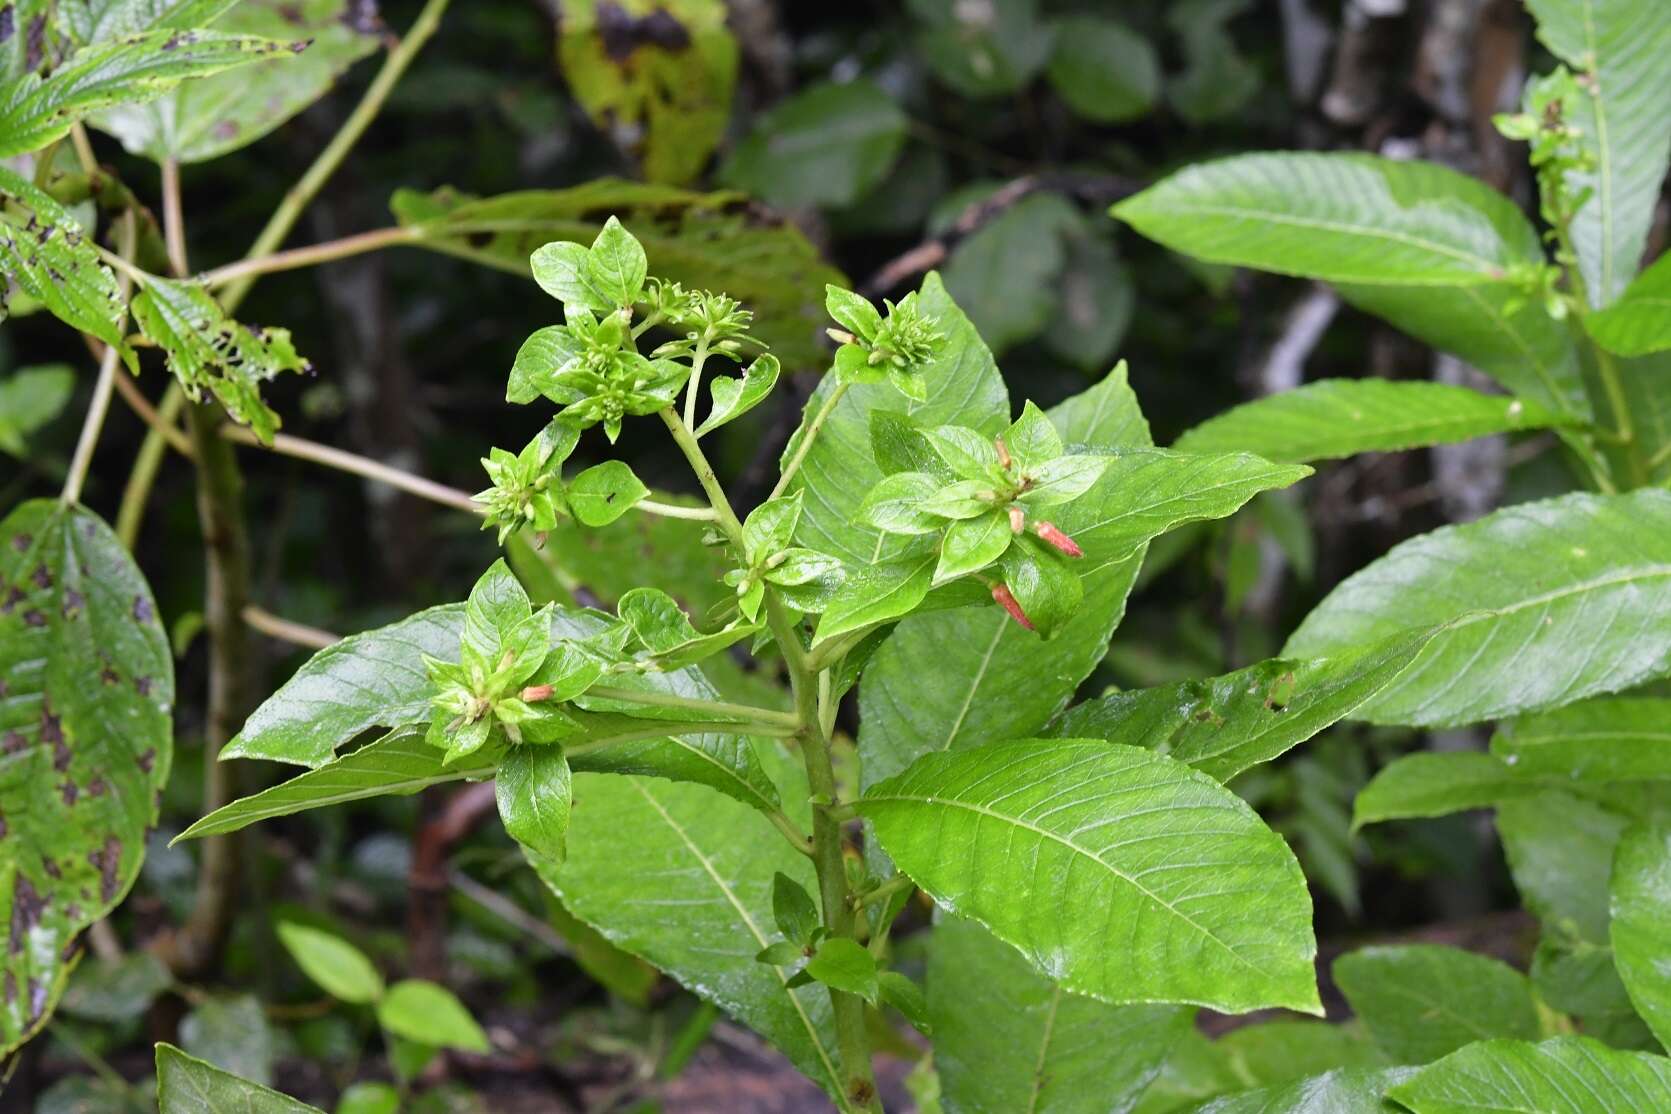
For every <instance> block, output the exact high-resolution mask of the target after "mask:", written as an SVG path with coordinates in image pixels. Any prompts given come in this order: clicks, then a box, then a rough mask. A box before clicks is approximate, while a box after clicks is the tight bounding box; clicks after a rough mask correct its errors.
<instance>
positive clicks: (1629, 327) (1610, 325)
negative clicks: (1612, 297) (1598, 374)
mask: <svg viewBox="0 0 1671 1114" xmlns="http://www.w3.org/2000/svg"><path fill="white" fill-rule="evenodd" d="M1584 328H1585V329H1587V330H1588V331H1589V334H1590V336H1592V337H1593V338H1595V341H1596V343H1597V344H1599V345H1601V346H1602V347H1603V348H1605V349H1607V350H1608V351H1609V352H1612V353H1613V354H1615V355H1618V356H1646V355H1648V354H1649V353H1651V352H1663V351H1665V350H1666V349H1668V348H1671V253H1667V254H1665V255H1662V256H1660V258H1659V259H1658V260H1657V261H1655V263H1654V265H1653V266H1651V267H1649V268H1648V269H1647V270H1645V271H1643V272H1642V273H1641V274H1640V275H1638V276H1637V277H1636V281H1634V282H1632V283H1631V284H1630V285H1629V286H1628V287H1626V288H1625V292H1624V293H1623V294H1622V295H1620V296H1619V300H1618V301H1616V302H1614V303H1613V304H1612V305H1610V306H1608V307H1607V308H1606V309H1604V310H1601V311H1600V312H1598V313H1592V314H1589V315H1588V316H1586V317H1585V318H1584Z"/></svg>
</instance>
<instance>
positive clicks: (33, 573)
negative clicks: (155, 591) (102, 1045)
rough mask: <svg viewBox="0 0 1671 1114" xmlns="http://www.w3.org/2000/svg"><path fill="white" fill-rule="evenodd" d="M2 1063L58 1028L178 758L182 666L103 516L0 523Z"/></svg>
mask: <svg viewBox="0 0 1671 1114" xmlns="http://www.w3.org/2000/svg"><path fill="white" fill-rule="evenodd" d="M0 679H3V683H0V751H3V752H4V755H5V761H4V763H3V764H0V832H3V833H4V838H3V839H0V878H3V879H4V884H3V885H0V924H5V925H9V926H10V929H9V932H10V936H9V938H8V940H9V943H8V945H7V947H6V948H5V951H4V953H3V954H4V958H3V959H0V968H3V969H4V973H5V979H4V982H5V985H6V987H8V988H9V990H10V992H8V993H6V994H5V995H4V996H3V997H0V1052H9V1051H10V1050H11V1049H13V1048H16V1047H17V1046H18V1045H19V1044H21V1043H23V1041H25V1040H27V1039H28V1038H29V1037H30V1036H32V1035H33V1034H34V1033H35V1032H36V1031H38V1030H39V1029H40V1027H41V1026H42V1025H44V1024H45V1023H46V1021H47V1019H48V1018H49V1017H50V1015H51V1012H52V1009H53V1007H54V1006H55V1005H56V1004H57V1002H58V998H59V995H60V994H61V993H62V992H63V990H64V983H65V979H66V978H67V976H68V974H69V968H70V964H69V963H68V958H69V957H70V956H71V955H73V954H74V951H75V949H74V947H73V944H74V941H75V940H76V939H77V938H78V937H79V936H80V934H81V933H82V932H83V931H84V930H85V929H86V928H87V926H88V925H90V924H92V923H94V922H95V921H97V920H99V919H100V918H102V917H103V916H104V915H105V914H106V913H108V912H109V911H110V910H111V909H113V908H114V907H115V906H116V903H117V902H119V901H120V900H121V899H122V897H123V895H124V894H126V893H127V891H128V888H129V887H130V886H131V885H132V884H133V880H134V878H135V877H136V876H137V875H138V873H139V865H140V861H141V860H142V859H143V858H144V855H145V836H146V832H147V830H148V829H149V828H150V826H151V825H152V824H154V823H155V822H156V816H157V813H156V809H157V794H158V792H159V791H160V790H161V788H162V786H163V784H164V783H165V782H166V781H167V779H168V771H169V764H170V761H171V759H172V756H173V739H174V734H173V729H172V725H171V721H170V711H171V706H172V704H173V701H174V658H173V655H172V654H170V652H169V648H168V639H167V636H166V635H165V633H164V632H163V629H162V625H161V623H159V622H158V620H157V608H156V604H155V602H154V601H153V599H152V596H151V590H150V588H149V586H147V584H146V583H145V579H144V577H143V576H142V575H141V574H140V572H139V570H138V569H137V568H136V567H135V566H134V564H133V559H132V557H131V556H130V555H129V554H128V551H127V549H126V548H124V547H123V546H122V544H121V543H120V542H119V541H118V540H117V539H116V535H115V534H114V533H112V532H111V530H110V528H109V527H108V526H106V525H105V524H104V523H103V522H102V521H100V520H99V519H98V518H97V517H96V516H95V515H93V514H92V512H90V511H87V510H85V509H83V508H81V507H79V506H66V505H64V504H63V503H61V502H59V501H58V500H56V499H40V500H33V501H30V502H26V503H23V504H21V505H19V506H18V507H17V508H16V509H14V510H13V511H12V512H11V513H10V514H8V515H7V516H6V517H5V518H4V520H0Z"/></svg>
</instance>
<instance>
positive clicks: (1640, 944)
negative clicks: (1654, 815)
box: [1608, 824, 1671, 1048]
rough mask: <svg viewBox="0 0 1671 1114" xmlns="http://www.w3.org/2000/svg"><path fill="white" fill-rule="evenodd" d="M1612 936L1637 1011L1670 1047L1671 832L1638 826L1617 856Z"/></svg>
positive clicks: (1658, 826) (1655, 826)
mask: <svg viewBox="0 0 1671 1114" xmlns="http://www.w3.org/2000/svg"><path fill="white" fill-rule="evenodd" d="M1611 910H1612V914H1613V918H1612V921H1611V922H1610V924H1609V929H1608V931H1609V935H1610V938H1611V940H1612V942H1613V955H1614V962H1615V964H1616V965H1617V966H1618V969H1619V977H1620V978H1621V979H1622V980H1623V981H1624V984H1625V989H1626V990H1627V991H1628V992H1629V993H1630V1000H1631V1001H1632V1002H1633V1003H1635V1005H1636V1012H1638V1013H1639V1014H1641V1015H1642V1019H1643V1020H1644V1021H1646V1022H1647V1023H1648V1027H1649V1028H1650V1029H1652V1030H1653V1031H1654V1035H1655V1036H1656V1037H1658V1038H1659V1043H1660V1045H1661V1046H1662V1047H1665V1048H1671V828H1667V827H1666V826H1665V825H1664V824H1639V825H1636V826H1635V827H1632V828H1630V829H1628V830H1627V831H1626V832H1625V834H1624V836H1623V837H1622V838H1620V840H1619V846H1618V848H1617V849H1616V850H1615V851H1614V852H1613V884H1612V901H1611Z"/></svg>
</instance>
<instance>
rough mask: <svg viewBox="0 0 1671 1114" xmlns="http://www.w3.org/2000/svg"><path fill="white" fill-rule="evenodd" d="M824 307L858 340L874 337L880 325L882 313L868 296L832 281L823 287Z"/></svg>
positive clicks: (872, 338)
mask: <svg viewBox="0 0 1671 1114" xmlns="http://www.w3.org/2000/svg"><path fill="white" fill-rule="evenodd" d="M824 309H825V311H826V312H828V313H829V315H830V316H831V317H833V318H834V319H835V320H836V321H837V322H839V323H840V324H841V325H842V326H843V327H845V328H846V329H848V330H849V331H851V332H852V333H853V335H854V336H856V337H858V338H859V339H860V340H874V339H876V331H877V330H878V329H880V328H881V327H882V315H881V313H879V312H877V309H876V306H875V304H874V303H872V302H871V300H870V299H869V298H866V297H865V296H864V295H863V294H855V293H854V292H853V291H851V290H848V289H846V288H844V287H840V286H837V285H835V284H834V283H830V284H829V285H827V286H825V287H824Z"/></svg>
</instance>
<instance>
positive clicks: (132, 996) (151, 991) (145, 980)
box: [59, 951, 174, 1025]
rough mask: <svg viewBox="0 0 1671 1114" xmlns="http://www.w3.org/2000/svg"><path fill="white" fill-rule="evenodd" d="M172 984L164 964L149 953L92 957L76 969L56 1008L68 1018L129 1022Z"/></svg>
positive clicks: (139, 952)
mask: <svg viewBox="0 0 1671 1114" xmlns="http://www.w3.org/2000/svg"><path fill="white" fill-rule="evenodd" d="M173 983H174V976H173V975H172V974H171V973H170V972H169V970H168V967H167V965H165V964H164V963H163V962H162V960H160V959H158V958H157V957H156V956H155V955H153V954H152V953H150V952H147V951H138V952H131V953H129V954H127V955H124V956H121V957H120V958H117V959H105V958H103V957H95V958H93V959H88V960H85V961H83V962H82V963H81V964H80V965H79V966H78V967H76V969H75V973H74V974H73V975H71V976H70V984H69V986H68V987H66V988H65V990H64V1000H63V1001H62V1002H60V1003H59V1008H60V1009H62V1010H63V1011H64V1012H65V1013H66V1014H68V1015H70V1016H71V1017H79V1018H84V1019H86V1020H88V1021H102V1022H104V1023H105V1024H107V1025H110V1024H115V1023H116V1022H120V1021H132V1020H134V1019H135V1018H137V1017H139V1016H140V1015H142V1014H143V1013H144V1012H145V1011H146V1010H147V1009H149V1008H150V1007H151V1003H152V1002H154V1001H156V999H157V995H159V994H161V993H162V992H163V991H165V990H167V989H168V988H169V987H170V986H172V985H173Z"/></svg>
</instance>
